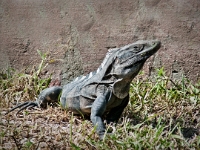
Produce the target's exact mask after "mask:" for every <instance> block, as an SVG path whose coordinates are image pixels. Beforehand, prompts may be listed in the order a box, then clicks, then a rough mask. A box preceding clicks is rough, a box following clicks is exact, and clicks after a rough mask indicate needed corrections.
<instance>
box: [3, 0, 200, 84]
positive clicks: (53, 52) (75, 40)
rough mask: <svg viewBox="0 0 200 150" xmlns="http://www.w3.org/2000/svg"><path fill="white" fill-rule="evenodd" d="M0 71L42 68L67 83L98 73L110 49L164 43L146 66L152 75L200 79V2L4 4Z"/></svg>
mask: <svg viewBox="0 0 200 150" xmlns="http://www.w3.org/2000/svg"><path fill="white" fill-rule="evenodd" d="M0 20H1V23H0V69H1V70H2V71H3V70H6V69H7V68H8V67H12V68H15V69H17V70H20V69H24V68H26V69H27V68H32V67H33V66H38V64H39V63H40V61H41V58H40V56H39V55H38V53H37V50H38V49H39V50H41V51H42V52H43V53H47V54H48V62H49V65H48V66H47V68H46V69H45V71H44V74H47V75H48V74H52V77H53V79H57V80H60V81H62V83H67V82H69V81H71V80H72V79H73V78H75V77H76V76H79V75H81V74H86V73H88V72H90V71H93V70H95V69H96V68H97V67H98V66H99V65H100V63H101V61H102V59H103V58H104V56H105V53H106V52H107V50H108V49H109V48H112V47H119V46H123V45H125V44H129V43H132V42H135V41H137V40H140V39H147V40H148V39H159V40H161V42H162V48H161V49H160V50H159V51H158V53H157V54H156V55H155V56H153V57H152V58H151V59H149V60H148V62H147V63H146V64H145V66H144V70H145V73H146V74H147V75H152V74H153V72H154V71H155V69H156V68H159V67H161V66H163V67H164V68H165V70H167V73H168V75H170V76H171V77H172V78H175V79H181V78H182V75H184V76H186V77H188V78H189V79H191V80H193V81H197V80H199V77H200V69H199V68H200V59H199V58H200V50H199V48H200V30H199V29H200V1H199V0H148V1H145V0H136V1H132V0H116V1H111V0H101V1H98V0H74V1H70V0H59V1H56V0H43V1H41V0H34V1H32V0H19V1H16V0H1V1H0Z"/></svg>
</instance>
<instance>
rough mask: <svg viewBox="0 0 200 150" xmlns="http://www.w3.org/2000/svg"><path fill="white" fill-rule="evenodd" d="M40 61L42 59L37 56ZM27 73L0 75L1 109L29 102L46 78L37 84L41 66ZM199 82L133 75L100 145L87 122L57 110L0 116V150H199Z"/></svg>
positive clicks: (42, 86)
mask: <svg viewBox="0 0 200 150" xmlns="http://www.w3.org/2000/svg"><path fill="white" fill-rule="evenodd" d="M41 56H43V55H42V54H41ZM42 60H43V61H42V62H41V64H40V67H39V69H37V70H35V71H34V72H33V73H32V74H25V73H17V74H16V73H13V71H12V70H10V71H8V73H6V74H1V80H0V86H1V91H0V93H1V105H0V107H1V110H2V111H6V110H8V109H9V108H10V107H13V106H14V105H15V104H16V103H18V102H23V101H26V100H30V99H34V98H35V97H37V95H38V94H39V92H40V91H41V90H42V89H44V88H46V87H47V86H48V84H49V82H50V78H48V79H42V78H41V77H40V71H41V70H42V66H44V64H45V57H42ZM199 110H200V82H198V83H196V84H191V83H190V82H189V81H188V80H187V79H185V78H184V77H183V78H182V80H181V81H173V80H172V79H170V78H169V77H167V76H165V72H164V69H163V68H161V69H159V70H157V76H155V77H154V78H153V79H145V80H144V79H141V75H138V76H137V77H136V79H134V81H133V82H132V84H131V90H130V102H129V104H128V106H127V107H126V109H125V110H124V113H123V114H122V117H121V119H120V120H119V123H118V124H117V125H107V129H108V132H109V131H112V133H111V134H110V133H107V135H106V136H105V138H104V139H103V140H102V141H101V140H99V138H98V136H97V135H96V133H95V127H93V126H92V124H91V122H90V121H89V120H84V119H83V118H82V117H79V116H74V115H73V114H71V113H70V112H66V111H64V110H61V108H60V107H56V108H52V107H48V108H47V109H46V110H40V109H39V110H27V113H23V114H21V115H20V116H17V117H16V116H15V115H14V112H13V113H10V114H8V115H7V116H4V115H3V114H1V116H0V117H1V122H0V128H1V130H0V132H1V133H0V147H1V148H2V149H3V148H4V149H16V148H18V149H38V148H40V149H45V148H46V149H77V150H78V149H138V150H139V149H198V148H199V147H200V135H199V130H200V119H199V118H200V112H199ZM2 111H1V112H2Z"/></svg>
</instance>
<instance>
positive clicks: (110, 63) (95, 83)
mask: <svg viewBox="0 0 200 150" xmlns="http://www.w3.org/2000/svg"><path fill="white" fill-rule="evenodd" d="M160 45H161V43H160V41H155V40H154V41H138V42H135V43H133V44H129V45H126V46H124V47H121V48H114V49H110V50H109V51H108V52H107V54H106V57H105V58H104V60H103V62H102V64H101V65H100V67H99V68H98V69H97V70H96V71H94V72H91V73H89V74H88V75H86V76H80V77H77V78H76V79H75V80H74V81H72V82H71V83H69V84H67V85H64V86H63V87H50V88H47V89H45V90H43V91H42V92H41V93H40V95H39V97H38V99H37V100H36V102H25V103H23V104H21V105H18V106H16V107H14V108H12V109H11V110H10V111H8V113H9V112H11V111H13V110H14V109H16V108H19V107H22V108H21V109H20V110H19V111H18V112H20V111H21V110H23V109H25V108H27V107H29V106H38V107H42V108H45V106H47V104H49V103H55V102H58V101H59V100H58V99H59V95H60V94H61V97H60V104H61V106H62V107H63V108H64V109H67V110H69V111H72V112H73V113H75V114H82V115H90V119H91V121H92V123H93V125H97V133H98V135H99V136H100V138H103V136H104V133H105V130H106V127H105V124H104V123H103V120H102V116H105V119H106V121H107V123H111V122H117V121H118V119H119V118H120V115H121V114H122V112H123V110H124V108H125V107H126V106H127V104H128V102H129V89H130V83H131V81H132V80H133V78H134V77H135V76H136V75H137V74H138V72H139V71H140V70H141V68H142V66H143V65H144V63H145V61H146V60H147V59H148V58H149V57H150V56H151V55H153V54H154V53H155V52H157V50H158V49H159V48H160Z"/></svg>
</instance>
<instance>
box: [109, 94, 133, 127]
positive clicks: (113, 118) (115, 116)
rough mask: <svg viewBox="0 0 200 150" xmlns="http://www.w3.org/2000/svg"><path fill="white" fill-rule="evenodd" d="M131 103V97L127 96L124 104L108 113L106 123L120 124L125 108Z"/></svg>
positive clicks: (123, 101)
mask: <svg viewBox="0 0 200 150" xmlns="http://www.w3.org/2000/svg"><path fill="white" fill-rule="evenodd" d="M128 102H129V95H128V96H126V97H125V98H124V99H123V100H122V103H121V104H120V105H118V106H117V107H114V108H112V109H111V110H110V112H109V113H108V115H107V116H106V122H107V123H108V124H109V123H112V122H118V120H119V118H120V116H121V114H122V113H123V111H124V108H125V107H126V106H127V105H128Z"/></svg>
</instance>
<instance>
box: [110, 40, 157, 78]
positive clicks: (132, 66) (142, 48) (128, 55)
mask: <svg viewBox="0 0 200 150" xmlns="http://www.w3.org/2000/svg"><path fill="white" fill-rule="evenodd" d="M160 45H161V43H160V41H155V40H154V41H138V42H136V43H132V44H129V45H126V46H124V47H121V48H119V49H113V50H111V51H110V53H112V54H113V56H114V57H113V63H112V64H111V65H110V69H109V71H108V70H107V71H108V72H109V73H108V72H107V73H108V74H106V75H112V76H115V77H116V78H117V79H130V80H132V79H133V78H134V77H135V76H136V75H137V74H138V72H139V71H140V69H141V68H142V66H143V64H144V62H145V61H146V60H147V59H148V58H149V57H150V56H151V55H153V54H154V53H155V52H157V50H158V49H159V48H160Z"/></svg>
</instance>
